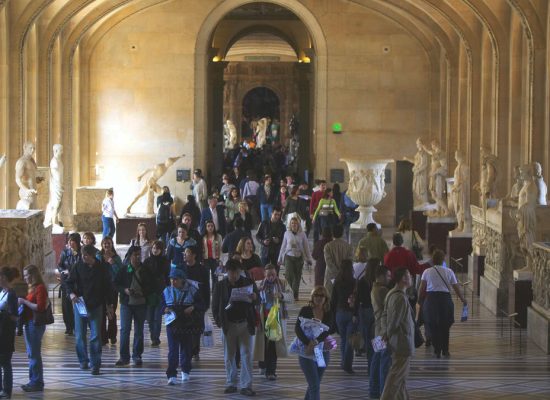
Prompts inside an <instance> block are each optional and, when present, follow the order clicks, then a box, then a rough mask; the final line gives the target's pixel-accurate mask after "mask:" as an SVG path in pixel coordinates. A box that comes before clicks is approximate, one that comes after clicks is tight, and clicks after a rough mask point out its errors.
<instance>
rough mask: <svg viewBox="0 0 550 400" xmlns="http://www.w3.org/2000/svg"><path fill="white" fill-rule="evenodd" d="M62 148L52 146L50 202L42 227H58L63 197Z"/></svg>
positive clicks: (57, 145)
mask: <svg viewBox="0 0 550 400" xmlns="http://www.w3.org/2000/svg"><path fill="white" fill-rule="evenodd" d="M62 155H63V146H62V145H60V144H54V145H53V157H52V160H51V161H50V200H49V201H48V205H47V206H46V215H45V216H44V226H45V227H46V226H50V225H54V226H55V225H57V226H59V207H60V206H61V198H62V197H63V160H61V156H62Z"/></svg>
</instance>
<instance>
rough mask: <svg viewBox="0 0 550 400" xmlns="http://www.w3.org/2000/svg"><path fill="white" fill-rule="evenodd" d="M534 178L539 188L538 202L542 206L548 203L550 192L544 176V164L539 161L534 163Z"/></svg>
mask: <svg viewBox="0 0 550 400" xmlns="http://www.w3.org/2000/svg"><path fill="white" fill-rule="evenodd" d="M533 179H534V181H535V185H536V186H537V190H538V196H537V204H538V205H540V206H545V205H547V202H546V194H547V192H548V187H547V186H546V182H544V178H543V177H542V166H541V165H540V163H538V162H534V163H533Z"/></svg>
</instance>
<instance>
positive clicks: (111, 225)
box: [101, 215, 115, 238]
mask: <svg viewBox="0 0 550 400" xmlns="http://www.w3.org/2000/svg"><path fill="white" fill-rule="evenodd" d="M101 222H103V237H107V236H109V237H110V238H112V237H113V236H115V220H114V219H112V218H109V217H105V216H103V215H102V216H101Z"/></svg>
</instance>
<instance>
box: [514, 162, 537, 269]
mask: <svg viewBox="0 0 550 400" xmlns="http://www.w3.org/2000/svg"><path fill="white" fill-rule="evenodd" d="M523 172H524V175H523V186H522V188H521V190H520V191H519V197H518V209H517V213H516V220H517V222H518V227H517V229H518V236H519V246H520V249H521V252H522V254H523V255H524V257H525V259H526V261H527V265H526V267H525V268H523V270H522V271H528V270H529V265H530V262H529V259H530V250H531V246H532V244H533V243H534V242H535V236H536V228H537V215H536V209H537V202H538V194H539V190H538V188H537V185H536V183H535V176H534V170H533V165H532V164H530V165H526V166H525V168H524V170H523Z"/></svg>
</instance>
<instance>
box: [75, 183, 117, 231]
mask: <svg viewBox="0 0 550 400" xmlns="http://www.w3.org/2000/svg"><path fill="white" fill-rule="evenodd" d="M107 189H108V188H101V187H92V186H81V187H77V188H76V194H75V206H74V210H75V215H74V217H73V220H74V226H75V230H77V231H80V232H86V231H90V232H101V231H102V230H103V224H102V223H101V214H102V211H101V203H102V202H103V199H104V198H105V191H106V190H107Z"/></svg>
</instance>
